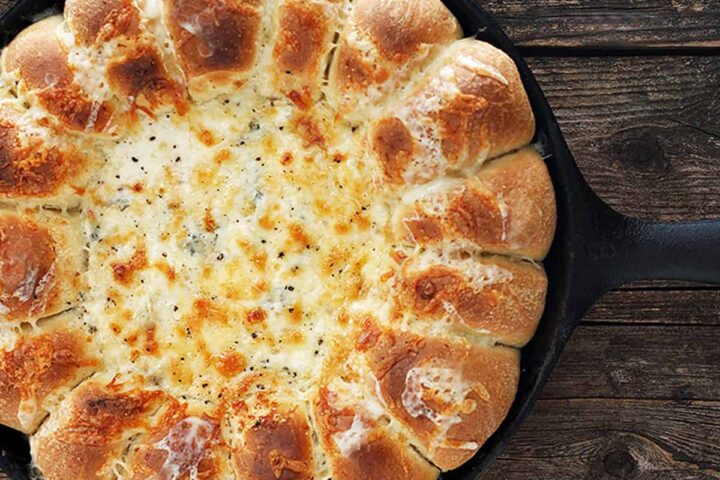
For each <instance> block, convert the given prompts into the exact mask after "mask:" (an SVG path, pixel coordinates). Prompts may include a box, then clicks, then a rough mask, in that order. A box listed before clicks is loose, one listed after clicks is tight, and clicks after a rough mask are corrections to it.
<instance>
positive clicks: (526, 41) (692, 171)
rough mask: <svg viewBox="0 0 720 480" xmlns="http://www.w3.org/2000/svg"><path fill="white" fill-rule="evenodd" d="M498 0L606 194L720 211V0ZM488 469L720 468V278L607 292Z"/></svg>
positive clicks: (649, 211)
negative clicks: (712, 282) (718, 284)
mask: <svg viewBox="0 0 720 480" xmlns="http://www.w3.org/2000/svg"><path fill="white" fill-rule="evenodd" d="M7 1H8V0H0V10H2V5H3V4H5V3H7ZM484 5H485V6H486V7H487V8H488V9H489V10H490V11H492V12H494V13H495V14H496V15H497V17H498V19H499V21H500V23H501V24H502V25H503V26H504V27H505V28H506V29H507V31H508V33H509V34H510V36H511V37H512V38H513V39H514V40H515V41H516V42H517V43H518V44H519V45H521V46H522V48H523V50H524V53H525V55H526V56H527V58H528V62H529V63H530V66H531V67H532V68H533V70H534V71H535V74H536V75H537V77H538V79H539V81H540V83H541V84H542V86H543V87H544V89H545V93H546V94H547V96H548V98H549V100H550V103H551V104H552V105H553V107H554V109H555V113H556V114H557V116H558V118H559V120H560V123H561V125H562V128H563V130H564V132H565V134H566V136H567V140H568V143H569V144H570V147H571V149H572V150H573V152H574V154H575V156H576V158H577V160H578V163H579V164H580V167H581V169H582V171H583V172H584V173H585V175H586V176H587V178H588V180H589V183H590V184H591V185H592V187H593V188H595V190H596V191H597V192H598V193H599V194H600V195H601V196H602V197H603V198H604V199H605V200H606V201H607V202H609V203H610V204H611V205H612V206H614V207H616V208H617V209H619V210H620V211H622V212H624V213H626V214H629V215H635V216H639V217H644V218H654V219H664V220H687V219H699V218H720V1H719V0H487V1H484ZM718 244H719V247H720V239H718ZM484 478H486V479H498V480H500V479H502V480H543V479H548V480H566V479H589V480H595V479H704V478H708V479H710V478H712V479H718V478H720V289H718V288H715V287H711V286H706V285H689V284H688V285H685V284H675V283H674V284H670V283H652V284H650V283H648V284H642V285H629V286H627V287H625V288H622V289H620V290H617V291H614V292H611V293H610V294H608V295H607V296H606V297H605V298H604V299H602V301H601V302H600V303H599V304H598V305H596V307H595V308H594V309H593V310H592V311H591V312H590V313H588V315H587V317H586V319H585V321H584V322H583V324H582V325H581V327H580V328H579V329H578V330H577V332H576V333H575V336H574V337H573V338H572V340H571V342H570V343H569V345H568V346H567V349H566V351H565V353H564V354H563V357H562V359H561V361H560V363H559V365H558V367H557V369H556V371H555V372H554V374H553V376H552V378H551V379H550V382H549V383H548V385H547V387H546V389H545V392H544V394H543V397H542V399H541V400H540V401H539V402H538V405H537V407H536V408H535V410H534V412H533V413H532V415H531V416H530V418H529V420H528V421H527V423H526V424H525V425H524V426H523V428H521V429H520V431H519V432H518V434H517V436H516V437H515V439H514V441H513V442H512V443H511V444H510V446H509V448H508V449H507V450H506V451H505V453H504V454H503V455H502V456H501V457H500V458H499V459H498V461H497V463H496V464H495V466H494V467H493V468H492V469H491V470H490V471H489V472H488V474H487V475H486V476H485V477H484Z"/></svg>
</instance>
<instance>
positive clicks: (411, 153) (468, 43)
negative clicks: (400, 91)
mask: <svg viewBox="0 0 720 480" xmlns="http://www.w3.org/2000/svg"><path fill="white" fill-rule="evenodd" d="M534 134H535V118H534V116H533V113H532V110H531V108H530V104H529V101H528V97H527V94H526V93H525V89H524V87H523V84H522V81H521V79H520V75H519V74H518V71H517V67H516V66H515V64H514V63H513V61H512V60H511V59H510V57H508V56H507V55H506V54H505V53H504V52H502V51H500V50H498V49H497V48H495V47H493V46H491V45H489V44H487V43H483V42H479V41H476V40H471V39H466V40H462V41H459V42H456V43H455V44H454V45H452V46H451V47H450V48H448V49H446V50H445V51H444V52H443V54H442V58H440V59H439V60H438V62H437V63H435V64H434V65H433V66H432V68H431V69H429V70H428V71H427V73H426V75H425V77H424V78H423V79H422V80H421V81H420V83H419V85H418V86H416V87H415V88H414V89H413V91H412V93H411V94H410V95H409V96H407V97H405V98H403V99H401V100H400V101H399V104H398V105H391V106H390V107H389V108H388V112H387V113H386V114H385V116H384V117H383V118H380V119H379V120H378V121H376V122H375V124H374V125H373V127H371V131H370V142H371V145H372V149H373V151H374V153H375V155H376V157H377V159H378V161H379V162H380V164H381V165H382V168H383V170H384V172H385V175H386V177H387V179H388V181H390V182H392V183H395V184H403V183H411V184H414V183H425V182H428V181H430V180H432V179H435V178H438V177H440V176H442V175H443V174H445V173H448V172H457V171H459V170H462V169H466V168H472V167H474V166H477V165H480V164H482V163H483V162H484V161H485V160H486V159H488V158H493V157H497V156H499V155H502V154H504V153H507V152H510V151H512V150H515V149H517V148H520V147H523V146H525V145H527V144H529V143H530V141H531V140H532V138H533V135H534Z"/></svg>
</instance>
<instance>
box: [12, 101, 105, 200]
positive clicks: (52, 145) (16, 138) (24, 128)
mask: <svg viewBox="0 0 720 480" xmlns="http://www.w3.org/2000/svg"><path fill="white" fill-rule="evenodd" d="M51 135H52V134H51V133H50V132H49V131H48V130H47V129H45V128H42V127H40V126H38V125H34V124H33V123H32V122H31V121H30V120H29V119H27V118H26V117H25V116H23V114H22V112H20V111H18V110H16V109H15V108H12V107H10V106H7V105H5V106H3V105H0V201H3V200H4V201H11V200H13V201H17V202H20V203H22V204H23V205H51V206H54V207H58V208H67V207H73V206H77V205H78V204H79V203H80V200H81V196H82V194H83V192H84V187H85V185H86V182H87V177H88V175H90V174H92V173H93V172H92V171H91V170H88V167H89V166H90V165H91V164H92V162H91V161H90V160H89V159H88V158H87V156H86V155H84V154H81V153H80V152H79V150H78V149H77V148H76V146H75V145H73V144H72V143H71V142H69V141H68V142H67V143H65V144H63V143H64V142H62V139H61V138H53V137H52V136H51Z"/></svg>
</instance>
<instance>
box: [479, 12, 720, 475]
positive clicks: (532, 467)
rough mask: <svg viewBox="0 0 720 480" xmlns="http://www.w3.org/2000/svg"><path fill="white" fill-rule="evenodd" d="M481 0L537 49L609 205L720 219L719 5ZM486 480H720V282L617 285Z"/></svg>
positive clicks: (555, 101)
mask: <svg viewBox="0 0 720 480" xmlns="http://www.w3.org/2000/svg"><path fill="white" fill-rule="evenodd" d="M483 4H484V5H485V6H486V7H487V8H488V9H489V10H490V11H492V12H494V13H495V15H496V16H497V18H498V20H499V22H500V23H501V24H502V25H503V26H504V27H505V29H506V31H507V32H508V33H509V34H510V36H511V38H513V39H514V41H515V42H516V43H518V44H519V45H521V46H522V47H523V50H524V53H525V55H526V57H527V60H528V63H529V64H530V67H531V68H532V69H533V71H534V72H535V74H536V75H537V77H538V80H539V81H540V84H541V85H542V86H543V88H544V90H545V93H546V95H547V96H548V99H549V100H550V103H551V105H552V106H553V108H554V109H555V113H556V115H557V117H558V119H559V121H560V124H561V126H562V129H563V132H564V133H565V135H566V137H567V140H568V143H569V145H570V148H571V149H572V151H573V153H574V154H575V157H576V159H577V161H578V163H579V165H580V168H581V170H582V171H583V173H584V174H585V175H586V177H587V179H588V181H589V183H590V185H591V186H592V187H593V188H594V189H595V190H596V191H597V192H598V193H599V194H600V195H601V196H602V197H603V198H604V199H605V200H606V201H607V202H608V203H609V204H610V205H612V206H613V207H615V208H617V209H618V210H620V211H621V212H623V213H626V214H628V215H635V216H638V217H643V218H649V219H662V220H690V219H712V218H716V219H720V0H509V1H508V0H483ZM718 248H720V239H718ZM483 478H484V479H488V480H526V479H528V480H545V479H547V480H565V479H588V480H594V479H643V480H645V479H648V480H649V479H658V480H660V479H662V480H665V479H719V478H720V290H718V289H717V288H714V287H712V286H707V285H691V284H668V283H648V284H642V285H629V286H627V287H625V288H622V289H620V290H617V291H613V292H611V293H610V294H608V295H606V296H605V298H603V299H602V300H601V301H600V302H599V303H598V304H597V305H596V306H595V307H594V308H593V309H592V311H591V312H589V313H588V315H587V316H586V318H585V320H584V322H583V323H582V325H581V326H580V328H579V329H578V330H577V332H576V333H575V335H574V336H573V338H572V339H571V341H570V343H569V344H568V346H567V348H566V350H565V352H564V353H563V355H562V358H561V360H560V362H559V364H558V366H557V369H556V370H555V371H554V372H553V375H552V377H551V379H550V382H549V383H548V385H547V387H546V388H545V391H544V393H543V396H542V399H541V400H540V401H539V402H538V404H537V407H536V408H535V410H534V411H533V413H532V414H531V415H530V418H529V419H528V421H527V423H525V425H524V426H523V427H522V428H521V429H520V430H519V432H518V433H517V435H516V437H515V438H514V440H513V441H512V443H511V444H510V446H509V448H508V449H507V450H506V451H505V452H504V453H503V455H502V456H501V457H500V459H499V460H498V461H497V463H496V464H495V465H494V466H493V468H492V469H491V470H490V472H488V474H487V475H486V476H485V477H483Z"/></svg>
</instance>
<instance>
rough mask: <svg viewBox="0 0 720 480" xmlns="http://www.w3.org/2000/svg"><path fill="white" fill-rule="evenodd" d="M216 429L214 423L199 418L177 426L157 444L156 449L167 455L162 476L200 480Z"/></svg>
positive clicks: (174, 479)
mask: <svg viewBox="0 0 720 480" xmlns="http://www.w3.org/2000/svg"><path fill="white" fill-rule="evenodd" d="M216 429H217V428H216V427H215V425H213V424H212V423H210V422H208V421H206V420H203V419H201V418H197V417H188V418H186V419H184V420H182V421H180V422H178V423H177V424H175V425H174V426H173V427H172V428H171V429H170V432H168V434H167V436H165V438H163V439H162V440H161V441H159V442H158V443H156V444H155V448H157V449H159V450H163V451H165V452H166V453H167V457H166V459H165V463H164V464H163V466H162V469H161V470H160V476H161V477H162V478H167V479H168V480H179V479H180V478H184V477H185V476H187V477H189V478H190V480H198V479H199V478H200V477H199V476H198V467H199V465H200V462H202V460H203V458H204V457H205V455H206V453H207V451H206V446H207V444H208V443H209V442H210V441H211V440H212V438H213V436H214V435H215V431H216Z"/></svg>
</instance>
